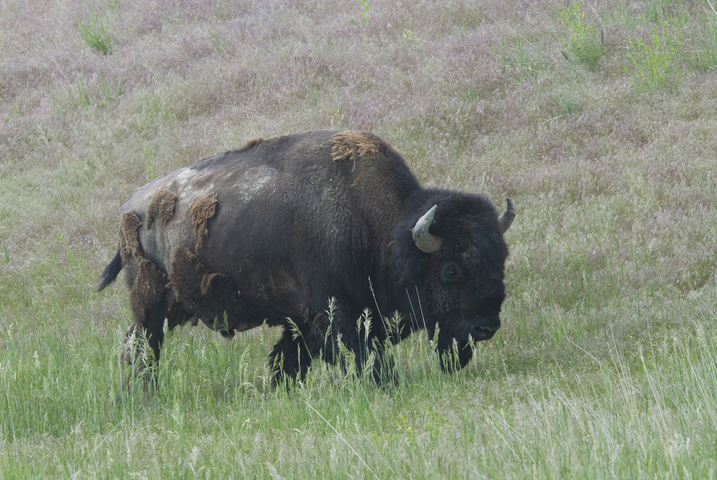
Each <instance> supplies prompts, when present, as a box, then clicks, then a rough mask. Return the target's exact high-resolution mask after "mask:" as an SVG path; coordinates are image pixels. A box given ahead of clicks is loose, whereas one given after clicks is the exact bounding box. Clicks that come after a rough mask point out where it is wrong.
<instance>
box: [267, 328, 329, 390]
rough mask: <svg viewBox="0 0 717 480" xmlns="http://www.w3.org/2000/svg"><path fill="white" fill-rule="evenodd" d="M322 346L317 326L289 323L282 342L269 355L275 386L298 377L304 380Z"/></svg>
mask: <svg viewBox="0 0 717 480" xmlns="http://www.w3.org/2000/svg"><path fill="white" fill-rule="evenodd" d="M322 344H323V336H322V335H321V332H320V331H319V330H318V329H317V328H316V326H315V325H313V324H311V323H308V322H305V321H299V322H295V321H293V320H289V321H287V324H286V325H285V326H284V333H283V335H282V336H281V340H279V341H278V342H277V343H276V345H274V349H273V350H272V352H271V353H270V354H269V366H270V367H271V369H272V372H273V378H272V380H273V383H274V385H278V384H280V383H282V382H283V381H286V380H293V379H296V378H297V377H298V379H299V380H303V379H304V377H305V376H306V373H307V372H308V371H309V367H311V362H312V359H313V358H314V357H316V356H318V354H319V352H320V351H321V347H322Z"/></svg>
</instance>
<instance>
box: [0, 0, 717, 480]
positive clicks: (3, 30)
mask: <svg viewBox="0 0 717 480" xmlns="http://www.w3.org/2000/svg"><path fill="white" fill-rule="evenodd" d="M716 71H717V10H715V2H714V1H713V0H645V1H636V0H590V1H585V2H571V1H570V0H564V1H563V0H515V1H497V0H446V1H441V2H432V1H427V0H421V1H415V2H410V1H406V0H398V1H395V0H394V1H386V0H350V1H348V0H347V1H341V2H335V1H329V0H313V1H312V0H303V1H302V0H265V1H254V0H237V1H227V0H83V1H72V0H52V1H49V0H34V1H28V0H0V479H5V478H7V479H21V478H28V479H30V478H31V479H37V478H52V479H55V478H65V479H71V478H152V479H158V478H207V479H210V478H221V479H228V478H273V479H276V478H287V479H294V478H334V479H349V478H381V479H383V478H436V479H438V478H471V479H474V478H475V479H478V478H715V476H717V474H716V473H715V472H716V471H717V336H716V333H717V332H716V327H715V320H716V319H717V275H716V272H717V178H715V177H716V176H717V172H715V170H716V167H717V73H716ZM324 128H331V129H336V130H343V129H353V130H366V131H372V132H374V133H376V134H378V135H380V136H382V137H383V138H385V139H386V140H388V141H389V142H390V143H392V144H393V145H394V146H395V147H396V148H397V150H398V151H399V152H401V153H402V154H403V156H404V158H405V159H406V161H407V162H408V164H409V165H410V166H411V168H412V169H413V171H414V172H415V173H416V175H417V176H418V178H419V179H420V181H421V182H422V183H423V184H424V185H426V186H440V187H446V188H452V189H455V190H461V191H467V192H480V193H483V194H485V195H486V196H488V197H489V198H490V199H492V200H493V201H494V202H495V203H496V205H497V206H498V207H499V208H501V207H502V206H503V205H504V203H503V202H504V198H505V197H506V196H509V197H511V198H513V199H514V200H515V202H516V204H517V212H518V214H517V217H516V219H515V222H514V223H513V226H512V227H511V229H510V230H509V231H508V232H507V233H506V241H507V242H508V244H509V246H510V252H511V253H510V257H509V259H508V262H507V265H506V286H507V290H508V296H507V299H506V301H505V303H504V305H503V313H502V321H503V327H502V328H501V330H500V331H499V332H498V333H497V334H496V336H495V337H494V338H493V339H492V340H490V341H487V342H482V343H479V344H477V345H476V347H475V354H474V357H473V361H472V362H471V363H470V364H469V365H468V367H466V368H465V369H463V370H461V371H459V372H456V373H453V374H444V373H441V371H440V369H439V367H438V360H437V358H436V356H435V355H434V354H433V352H432V346H431V342H430V339H427V338H426V336H425V334H423V335H422V334H415V335H413V336H412V337H410V338H408V339H407V340H405V341H403V342H402V343H400V344H399V345H397V346H394V347H392V348H391V352H392V353H393V355H394V358H395V360H396V364H397V368H396V372H397V377H398V378H397V381H396V382H395V384H390V385H384V386H381V387H378V386H376V385H375V384H373V383H372V382H371V381H370V380H369V379H366V378H361V377H360V376H357V375H356V374H355V372H353V371H348V372H347V373H346V374H344V373H343V372H342V371H341V369H340V368H338V367H332V366H327V365H325V364H321V363H319V362H316V363H315V364H314V368H313V370H312V371H311V372H310V373H309V375H308V377H307V378H306V380H305V381H304V382H301V383H300V384H298V385H296V386H295V388H292V389H290V390H289V391H287V390H286V389H283V388H278V389H275V388H273V387H272V386H271V381H270V374H271V372H270V369H269V367H268V366H267V361H266V358H267V355H268V353H269V351H270V350H271V347H272V345H273V343H274V342H275V341H276V340H277V339H278V336H279V335H280V332H279V330H278V329H270V328H259V329H256V330H252V331H249V332H246V333H241V334H237V336H236V337H235V338H234V339H232V340H226V339H224V338H222V337H221V336H220V335H217V334H215V333H213V332H211V331H209V330H208V329H206V328H204V327H196V328H193V327H182V328H177V329H175V330H174V331H172V332H171V333H170V334H169V335H168V338H167V340H166V341H165V346H164V349H163V353H162V361H161V362H160V363H159V366H158V369H157V386H158V388H157V390H156V391H155V392H153V393H150V392H147V391H146V390H145V389H144V388H142V385H141V384H140V383H139V382H130V383H129V384H128V386H127V388H126V389H124V390H123V388H122V379H121V376H122V365H121V362H120V358H119V357H120V352H121V351H122V345H123V342H124V335H125V331H126V328H127V326H128V325H129V324H130V323H131V313H130V307H129V302H128V298H127V297H128V295H127V288H126V286H125V284H124V282H122V281H118V282H116V283H115V284H114V285H113V286H112V287H110V288H108V289H107V290H105V291H103V292H102V293H97V292H96V288H97V283H98V280H99V275H100V273H101V271H102V269H103V268H104V266H105V265H106V264H107V263H108V262H109V261H110V260H111V259H112V257H113V255H114V253H115V251H116V248H117V242H118V239H117V221H118V218H119V209H120V206H121V205H122V203H124V201H125V200H126V199H127V198H128V197H129V195H130V194H131V193H132V192H133V191H134V190H135V189H137V188H139V187H141V186H142V185H144V184H145V183H147V182H148V181H151V180H154V179H156V178H159V177H162V176H164V175H166V174H168V173H170V172H172V171H173V170H175V169H176V168H179V167H182V166H186V165H190V164H192V163H194V162H196V161H198V160H200V159H202V158H204V157H207V156H210V155H213V154H215V153H220V152H223V151H226V150H230V149H235V148H239V147H241V146H242V145H243V144H244V143H245V141H246V139H248V138H254V137H259V136H262V137H264V138H270V137H274V136H278V135H283V134H289V133H294V132H300V131H305V130H315V129H324Z"/></svg>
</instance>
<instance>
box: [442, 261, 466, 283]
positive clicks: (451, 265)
mask: <svg viewBox="0 0 717 480" xmlns="http://www.w3.org/2000/svg"><path fill="white" fill-rule="evenodd" d="M462 279H463V269H462V268H461V266H460V265H458V264H457V263H456V262H446V263H444V264H443V268H442V269H441V280H443V283H454V282H458V281H460V280H462Z"/></svg>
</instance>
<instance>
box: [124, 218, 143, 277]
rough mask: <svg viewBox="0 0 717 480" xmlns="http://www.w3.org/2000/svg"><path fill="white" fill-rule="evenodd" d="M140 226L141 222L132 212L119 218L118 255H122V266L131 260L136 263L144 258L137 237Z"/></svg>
mask: <svg viewBox="0 0 717 480" xmlns="http://www.w3.org/2000/svg"><path fill="white" fill-rule="evenodd" d="M141 226H142V220H140V218H139V217H138V216H137V214H136V213H134V212H124V213H123V214H122V215H121V216H120V224H119V237H120V254H121V255H122V263H123V264H127V262H129V261H130V259H132V258H135V259H137V260H138V261H139V260H140V259H142V258H144V254H143V253H142V247H141V246H140V245H139V236H138V235H137V230H139V227H141Z"/></svg>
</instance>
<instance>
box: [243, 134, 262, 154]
mask: <svg viewBox="0 0 717 480" xmlns="http://www.w3.org/2000/svg"><path fill="white" fill-rule="evenodd" d="M263 141H264V139H263V138H262V137H258V138H250V139H249V140H247V141H246V145H244V146H243V147H241V150H246V149H248V148H251V147H253V146H254V145H258V144H260V143H261V142H263ZM241 150H240V151H241Z"/></svg>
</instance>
